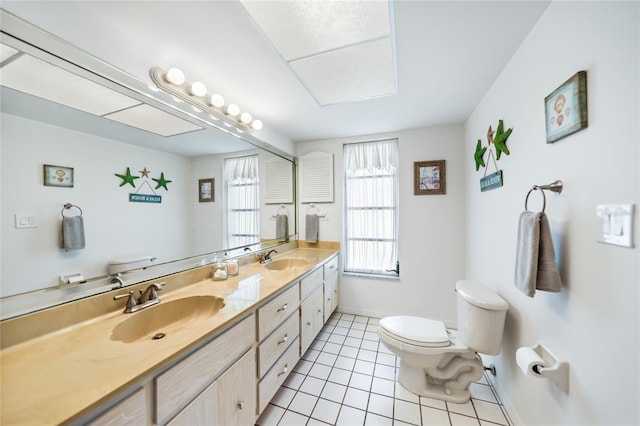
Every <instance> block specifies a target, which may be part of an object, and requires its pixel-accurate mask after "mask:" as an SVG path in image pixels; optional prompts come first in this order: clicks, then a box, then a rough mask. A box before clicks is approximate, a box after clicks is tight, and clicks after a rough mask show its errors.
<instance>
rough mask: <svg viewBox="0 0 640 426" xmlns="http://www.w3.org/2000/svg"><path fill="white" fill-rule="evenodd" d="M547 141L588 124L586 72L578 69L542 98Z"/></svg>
mask: <svg viewBox="0 0 640 426" xmlns="http://www.w3.org/2000/svg"><path fill="white" fill-rule="evenodd" d="M544 118H545V126H546V131H547V143H553V142H556V141H559V140H560V139H562V138H564V137H566V136H569V135H571V134H573V133H576V132H578V131H580V130H582V129H584V128H586V127H588V125H589V119H588V116H587V72H586V71H579V72H577V73H576V74H575V75H574V76H573V77H571V78H570V79H569V80H567V81H565V82H564V83H562V85H560V87H558V88H557V89H556V90H554V91H553V92H552V93H551V94H550V95H549V96H547V97H546V98H544Z"/></svg>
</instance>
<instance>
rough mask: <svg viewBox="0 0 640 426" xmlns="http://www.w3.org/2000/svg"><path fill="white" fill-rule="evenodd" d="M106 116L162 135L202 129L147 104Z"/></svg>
mask: <svg viewBox="0 0 640 426" xmlns="http://www.w3.org/2000/svg"><path fill="white" fill-rule="evenodd" d="M104 118H108V119H109V120H114V121H117V122H119V123H123V124H128V125H129V126H133V127H137V128H139V129H142V130H146V131H148V132H152V133H155V134H158V135H161V136H174V135H179V134H181V133H187V132H192V131H194V130H201V129H202V127H199V126H196V125H195V124H193V123H190V122H188V121H185V120H182V119H180V118H178V117H176V116H174V115H171V114H168V113H166V112H164V111H161V110H159V109H157V108H154V107H152V106H149V105H145V104H140V105H136V106H134V107H132V108H127V109H124V110H121V111H117V112H114V113H112V114H107V115H105V116H104Z"/></svg>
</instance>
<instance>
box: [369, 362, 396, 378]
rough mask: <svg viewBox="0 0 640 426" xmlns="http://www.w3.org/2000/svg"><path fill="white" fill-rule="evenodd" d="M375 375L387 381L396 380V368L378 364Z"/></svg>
mask: <svg viewBox="0 0 640 426" xmlns="http://www.w3.org/2000/svg"><path fill="white" fill-rule="evenodd" d="M373 375H374V376H376V377H380V378H383V379H387V380H395V379H396V368H395V367H391V366H389V365H382V364H376V368H375V370H374V371H373Z"/></svg>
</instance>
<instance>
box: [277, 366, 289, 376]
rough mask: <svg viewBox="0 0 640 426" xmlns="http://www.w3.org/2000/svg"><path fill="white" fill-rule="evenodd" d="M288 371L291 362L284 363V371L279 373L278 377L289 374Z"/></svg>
mask: <svg viewBox="0 0 640 426" xmlns="http://www.w3.org/2000/svg"><path fill="white" fill-rule="evenodd" d="M287 371H289V364H285V365H284V368H283V369H282V371H281V372H279V373H278V377H280V376H282V375H283V374H287Z"/></svg>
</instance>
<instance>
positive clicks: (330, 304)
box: [323, 256, 340, 322]
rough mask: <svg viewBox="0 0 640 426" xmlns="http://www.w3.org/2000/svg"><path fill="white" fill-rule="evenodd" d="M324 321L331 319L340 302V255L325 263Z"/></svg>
mask: <svg viewBox="0 0 640 426" xmlns="http://www.w3.org/2000/svg"><path fill="white" fill-rule="evenodd" d="M323 270H324V322H327V321H328V320H329V317H331V314H332V313H333V311H335V310H336V308H337V307H338V304H339V303H340V289H339V287H338V256H334V257H333V258H331V259H329V260H328V261H327V263H325V264H324V267H323Z"/></svg>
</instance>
